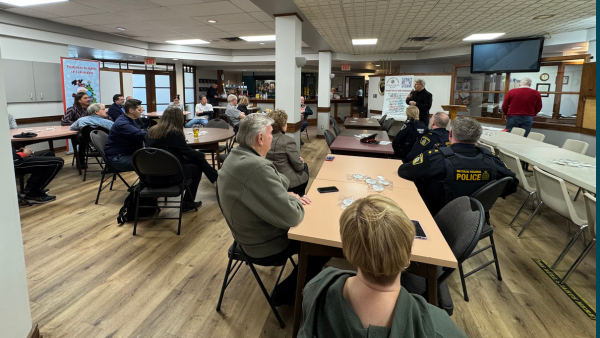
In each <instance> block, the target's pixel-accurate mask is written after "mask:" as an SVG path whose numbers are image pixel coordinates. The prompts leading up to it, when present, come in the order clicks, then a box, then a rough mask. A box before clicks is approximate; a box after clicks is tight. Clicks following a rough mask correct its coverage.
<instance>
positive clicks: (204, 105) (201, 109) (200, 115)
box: [185, 95, 214, 128]
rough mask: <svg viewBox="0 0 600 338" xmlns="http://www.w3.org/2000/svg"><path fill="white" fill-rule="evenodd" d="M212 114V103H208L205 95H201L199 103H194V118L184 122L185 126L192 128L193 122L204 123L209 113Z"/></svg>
mask: <svg viewBox="0 0 600 338" xmlns="http://www.w3.org/2000/svg"><path fill="white" fill-rule="evenodd" d="M212 114H214V112H213V106H212V104H210V103H208V99H207V98H206V96H204V95H202V97H201V98H200V103H198V104H197V105H196V114H195V115H194V118H193V119H191V120H189V121H188V123H186V124H185V127H186V128H192V127H193V126H194V125H195V124H201V125H203V126H204V125H206V124H207V123H208V118H209V116H210V115H212Z"/></svg>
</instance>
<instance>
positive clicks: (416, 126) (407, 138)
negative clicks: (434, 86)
mask: <svg viewBox="0 0 600 338" xmlns="http://www.w3.org/2000/svg"><path fill="white" fill-rule="evenodd" d="M426 132H427V126H426V125H425V124H424V123H423V122H421V121H419V108H417V107H415V106H409V107H406V122H404V126H402V129H401V130H400V131H399V132H398V133H397V134H396V136H395V137H394V140H393V141H392V148H393V149H394V156H395V157H396V158H399V159H401V160H403V161H404V159H405V158H406V155H408V153H410V151H411V150H412V148H413V146H414V145H415V142H416V141H417V140H419V139H420V138H421V136H423V135H424V134H425V133H426Z"/></svg>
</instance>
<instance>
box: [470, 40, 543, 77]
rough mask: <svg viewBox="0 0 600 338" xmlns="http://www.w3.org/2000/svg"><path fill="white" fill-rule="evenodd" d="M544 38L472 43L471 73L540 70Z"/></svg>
mask: <svg viewBox="0 0 600 338" xmlns="http://www.w3.org/2000/svg"><path fill="white" fill-rule="evenodd" d="M543 48H544V38H543V37H541V38H532V39H518V40H506V41H498V42H491V43H490V42H480V43H474V44H472V45H471V73H517V72H539V71H540V62H541V59H542V49H543Z"/></svg>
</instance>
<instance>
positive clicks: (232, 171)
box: [217, 114, 328, 305]
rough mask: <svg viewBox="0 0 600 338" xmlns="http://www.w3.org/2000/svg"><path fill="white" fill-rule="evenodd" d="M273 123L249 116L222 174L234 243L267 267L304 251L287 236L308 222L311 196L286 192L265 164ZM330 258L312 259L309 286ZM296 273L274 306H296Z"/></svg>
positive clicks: (278, 291) (222, 192) (284, 180)
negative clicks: (307, 214)
mask: <svg viewBox="0 0 600 338" xmlns="http://www.w3.org/2000/svg"><path fill="white" fill-rule="evenodd" d="M272 124H273V120H272V119H270V118H268V117H266V116H265V115H262V114H251V115H248V116H247V117H245V118H244V119H242V120H241V121H240V124H239V131H238V134H237V141H238V143H239V144H240V145H239V147H237V148H235V149H233V150H232V151H231V153H230V154H229V156H228V157H227V161H225V163H224V164H223V167H222V168H221V170H220V171H219V178H218V180H217V183H218V189H219V200H220V203H221V208H222V209H223V215H224V216H225V219H226V220H227V224H228V225H229V227H230V230H231V233H232V235H233V237H234V238H235V240H236V241H237V242H238V243H239V244H240V245H241V246H242V248H243V249H244V252H246V254H247V255H248V256H250V257H251V258H252V261H253V262H254V263H256V264H259V265H264V266H269V265H272V264H273V263H275V262H278V261H281V259H282V258H283V259H285V258H287V257H290V256H292V255H294V254H297V253H299V252H300V242H297V241H293V240H289V239H288V238H287V233H288V231H289V229H290V228H291V227H295V226H297V225H298V224H300V222H302V219H303V218H304V208H303V205H306V204H310V202H311V200H310V198H309V197H308V196H306V195H304V196H303V197H300V196H298V195H296V194H294V193H288V192H287V190H288V186H289V180H288V179H287V178H286V177H285V176H284V175H282V174H280V173H279V172H277V169H276V168H275V165H274V164H273V162H271V161H269V160H267V159H265V156H266V155H267V152H268V151H269V149H271V141H272V140H273V135H272V131H273V127H272V126H271V125H272ZM327 260H328V258H325V259H324V258H323V257H311V258H310V259H309V261H308V271H307V279H306V280H307V281H308V280H310V278H312V277H314V276H316V275H317V273H319V271H321V269H322V268H323V265H324V264H325V263H326V262H327ZM296 276H297V269H296V268H295V269H294V271H293V272H292V273H291V274H290V275H289V276H288V277H287V278H286V279H285V280H284V281H283V282H281V283H280V284H279V285H278V286H277V287H276V289H275V293H274V294H273V302H274V303H275V305H283V304H291V303H293V302H294V298H295V297H294V296H295V290H296V279H297V278H296Z"/></svg>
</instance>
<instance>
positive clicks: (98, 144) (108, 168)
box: [90, 130, 130, 204]
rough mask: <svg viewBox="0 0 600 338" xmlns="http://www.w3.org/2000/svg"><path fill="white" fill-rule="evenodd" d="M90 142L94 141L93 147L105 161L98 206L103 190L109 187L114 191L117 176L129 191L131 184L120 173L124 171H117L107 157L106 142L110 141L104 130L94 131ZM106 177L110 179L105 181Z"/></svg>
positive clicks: (97, 196) (99, 188)
mask: <svg viewBox="0 0 600 338" xmlns="http://www.w3.org/2000/svg"><path fill="white" fill-rule="evenodd" d="M90 140H91V141H92V145H93V146H94V148H95V149H96V150H97V151H98V153H100V156H102V160H103V161H104V168H102V177H101V178H100V186H99V187H98V195H96V203H94V204H98V200H99V199H100V193H101V192H102V190H104V189H105V188H106V187H107V186H109V185H110V189H109V190H112V187H113V183H114V182H115V180H116V179H117V176H118V177H119V178H120V179H121V181H123V183H124V184H125V185H126V186H127V189H129V188H130V187H129V184H127V181H125V180H124V179H123V177H122V176H121V174H120V173H121V172H122V171H118V170H117V169H115V168H114V167H113V166H112V164H111V163H110V161H109V160H108V158H107V157H106V153H105V152H104V149H105V148H106V142H107V141H108V134H107V133H105V132H103V131H102V130H93V131H92V132H91V133H90ZM106 175H108V178H106V179H104V177H105V176H106ZM111 176H112V179H111ZM108 180H110V182H109V183H107V184H106V185H104V182H106V181H108Z"/></svg>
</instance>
